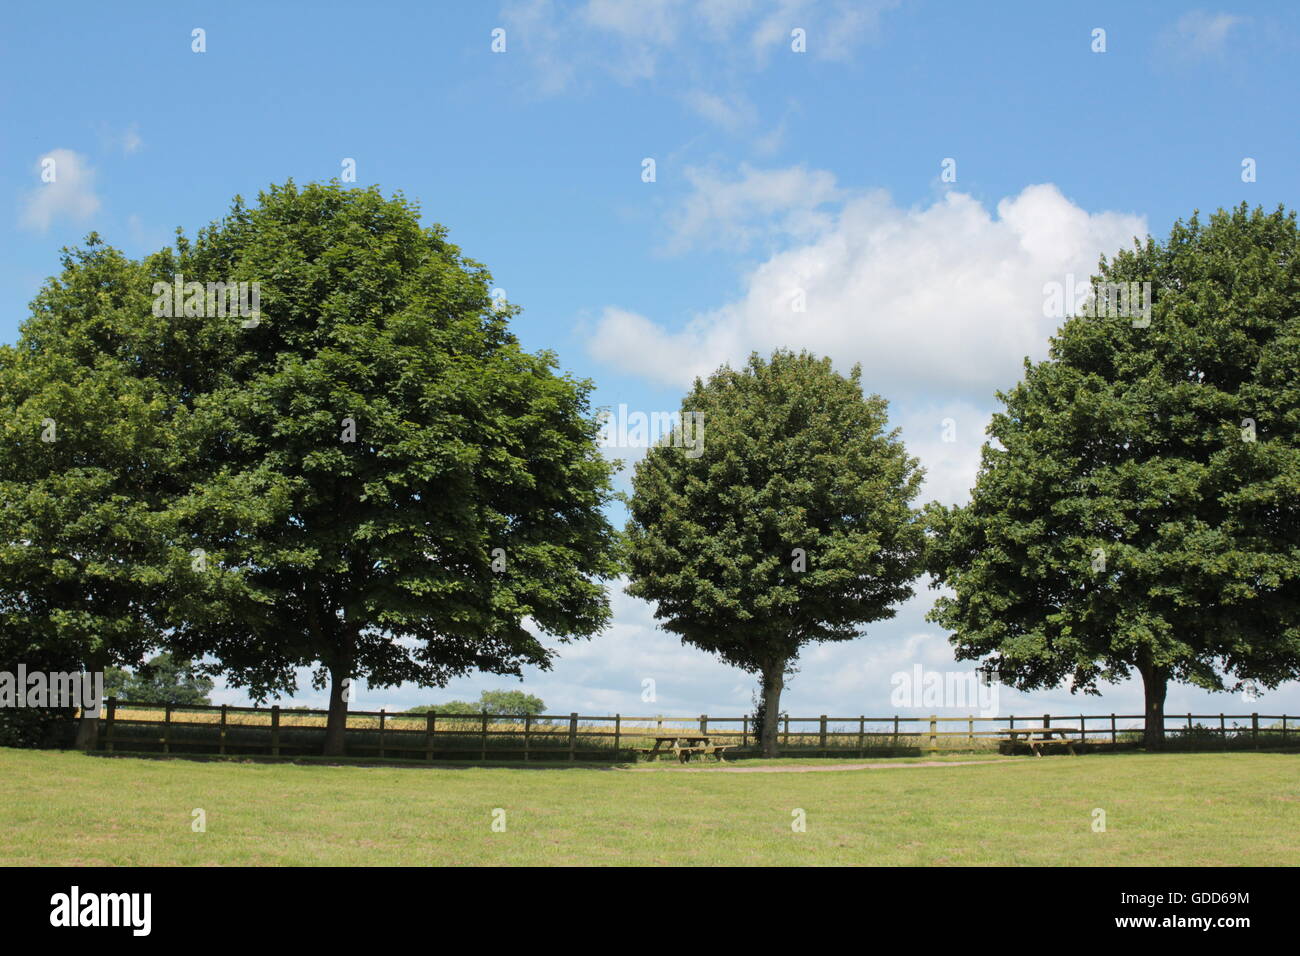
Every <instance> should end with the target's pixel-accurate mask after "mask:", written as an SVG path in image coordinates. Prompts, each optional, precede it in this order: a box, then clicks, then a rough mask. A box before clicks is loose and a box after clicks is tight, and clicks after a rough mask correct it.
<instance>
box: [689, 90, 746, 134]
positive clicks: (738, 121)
mask: <svg viewBox="0 0 1300 956" xmlns="http://www.w3.org/2000/svg"><path fill="white" fill-rule="evenodd" d="M682 101H683V102H684V103H685V104H686V105H687V106H688V107H690V109H691V110H692V111H694V112H695V113H697V114H698V115H700V116H701V117H703V118H704V119H706V120H708V121H709V122H710V123H712V124H713V125H714V126H719V127H721V128H722V129H724V130H726V131H727V132H729V133H736V132H740V131H742V130H746V129H749V128H751V127H753V126H754V124H755V123H756V122H757V121H758V111H757V110H755V109H754V104H753V103H751V102H749V100H748V99H747V98H745V97H744V96H742V95H740V94H732V95H729V96H726V97H723V96H718V95H717V94H715V93H710V92H708V91H706V90H689V91H687V92H686V93H685V94H683V95H682Z"/></svg>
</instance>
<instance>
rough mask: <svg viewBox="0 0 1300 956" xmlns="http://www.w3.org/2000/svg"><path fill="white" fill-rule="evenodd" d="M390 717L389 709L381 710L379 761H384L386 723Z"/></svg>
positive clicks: (383, 708) (382, 708)
mask: <svg viewBox="0 0 1300 956" xmlns="http://www.w3.org/2000/svg"><path fill="white" fill-rule="evenodd" d="M387 717H388V708H387V707H380V708H379V759H380V760H383V759H384V723H385V721H386V720H387Z"/></svg>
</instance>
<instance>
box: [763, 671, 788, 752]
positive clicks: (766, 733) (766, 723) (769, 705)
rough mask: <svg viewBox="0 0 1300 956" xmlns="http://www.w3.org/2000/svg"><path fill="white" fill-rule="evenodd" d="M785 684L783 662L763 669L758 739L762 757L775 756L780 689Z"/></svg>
mask: <svg viewBox="0 0 1300 956" xmlns="http://www.w3.org/2000/svg"><path fill="white" fill-rule="evenodd" d="M784 686H785V662H784V661H783V662H781V663H780V664H773V665H769V666H768V667H765V668H764V669H763V727H762V731H761V734H760V737H759V739H760V741H761V742H762V745H763V756H764V757H775V756H776V755H777V749H776V730H777V726H778V725H779V721H780V719H781V690H782V688H783V687H784Z"/></svg>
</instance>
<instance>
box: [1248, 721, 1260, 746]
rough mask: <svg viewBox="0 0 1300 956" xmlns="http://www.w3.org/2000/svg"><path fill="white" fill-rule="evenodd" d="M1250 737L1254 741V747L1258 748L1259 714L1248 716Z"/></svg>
mask: <svg viewBox="0 0 1300 956" xmlns="http://www.w3.org/2000/svg"><path fill="white" fill-rule="evenodd" d="M1250 737H1251V739H1252V740H1254V741H1255V746H1256V747H1257V748H1258V747H1259V714H1251V715H1250Z"/></svg>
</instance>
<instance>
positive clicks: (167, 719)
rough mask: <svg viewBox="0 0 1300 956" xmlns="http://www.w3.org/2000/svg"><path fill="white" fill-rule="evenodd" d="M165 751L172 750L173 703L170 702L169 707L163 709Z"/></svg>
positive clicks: (163, 743) (166, 752)
mask: <svg viewBox="0 0 1300 956" xmlns="http://www.w3.org/2000/svg"><path fill="white" fill-rule="evenodd" d="M162 745H163V753H165V754H169V753H171V752H172V705H171V704H168V705H167V709H166V710H165V711H163V738H162Z"/></svg>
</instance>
